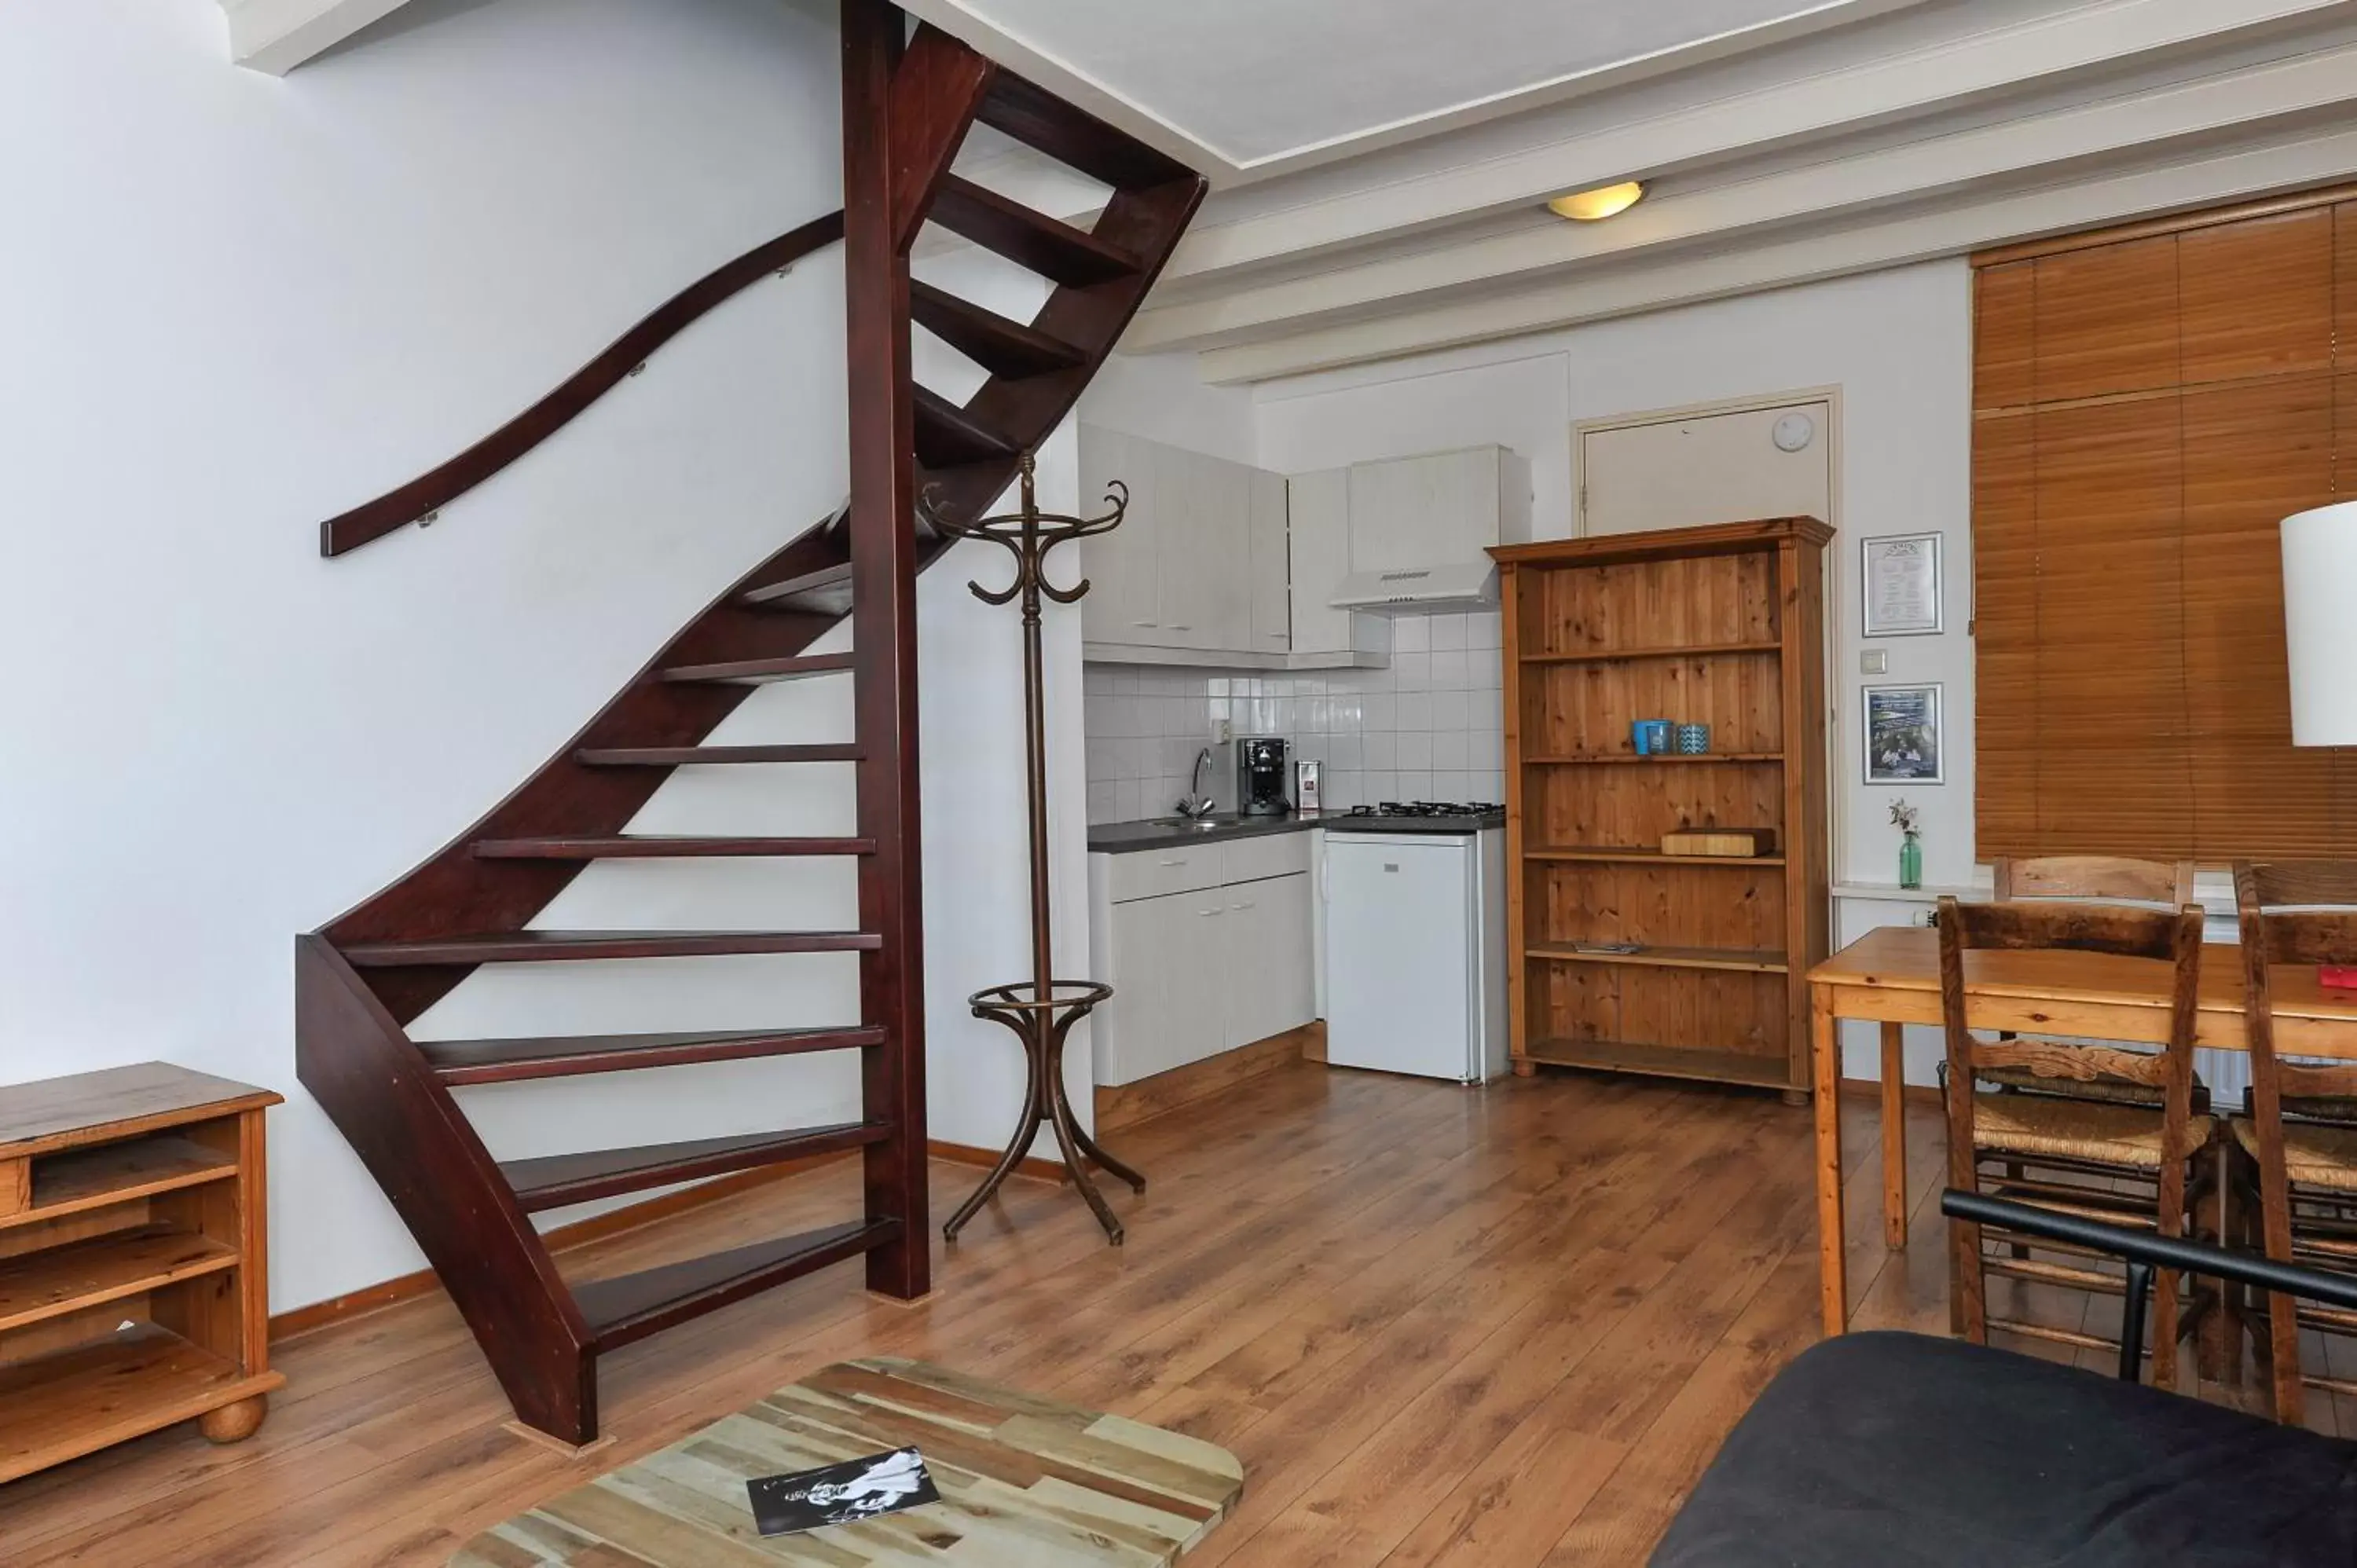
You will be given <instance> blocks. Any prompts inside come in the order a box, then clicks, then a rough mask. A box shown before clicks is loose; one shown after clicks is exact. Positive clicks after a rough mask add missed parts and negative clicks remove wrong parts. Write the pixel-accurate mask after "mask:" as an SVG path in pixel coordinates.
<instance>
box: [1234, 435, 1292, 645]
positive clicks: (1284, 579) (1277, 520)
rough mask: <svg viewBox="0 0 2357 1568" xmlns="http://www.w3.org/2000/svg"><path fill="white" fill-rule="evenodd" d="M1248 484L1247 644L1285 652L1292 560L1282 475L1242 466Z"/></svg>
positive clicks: (1289, 622)
mask: <svg viewBox="0 0 2357 1568" xmlns="http://www.w3.org/2000/svg"><path fill="white" fill-rule="evenodd" d="M1245 473H1246V474H1247V476H1248V477H1249V478H1250V480H1251V484H1252V552H1251V558H1252V628H1251V641H1250V646H1251V648H1252V649H1253V650H1254V651H1256V652H1260V653H1286V652H1289V651H1291V650H1292V648H1293V607H1292V603H1291V594H1292V561H1291V556H1290V553H1289V550H1288V548H1287V544H1286V516H1285V513H1286V502H1285V476H1284V475H1282V474H1272V473H1269V472H1268V471H1267V470H1265V469H1263V468H1249V469H1246V470H1245Z"/></svg>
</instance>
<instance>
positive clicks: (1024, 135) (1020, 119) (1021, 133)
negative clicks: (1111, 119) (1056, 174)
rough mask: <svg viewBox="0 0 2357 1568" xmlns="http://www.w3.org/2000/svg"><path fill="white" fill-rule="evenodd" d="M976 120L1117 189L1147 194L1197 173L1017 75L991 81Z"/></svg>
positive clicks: (1004, 73)
mask: <svg viewBox="0 0 2357 1568" xmlns="http://www.w3.org/2000/svg"><path fill="white" fill-rule="evenodd" d="M974 118H975V119H977V120H980V121H981V122H982V123H983V124H985V125H987V126H989V127H990V128H991V129H992V130H994V131H997V132H1000V133H1002V134H1006V135H1009V136H1012V137H1014V138H1015V139H1016V140H1017V141H1018V142H1021V143H1023V144H1024V145H1027V146H1030V147H1035V148H1037V149H1038V150H1039V151H1040V152H1043V153H1045V154H1047V155H1048V156H1049V157H1051V158H1054V159H1055V160H1056V161H1057V162H1059V163H1064V164H1070V165H1071V166H1072V167H1074V168H1076V169H1079V170H1080V171H1081V172H1082V174H1085V175H1087V176H1088V177H1091V178H1092V179H1097V180H1102V181H1103V182H1104V183H1105V184H1107V185H1109V186H1112V187H1113V188H1114V189H1116V190H1145V189H1148V188H1152V187H1154V186H1157V185H1168V184H1169V183H1170V182H1171V181H1173V180H1179V179H1192V178H1194V177H1195V175H1194V171H1193V170H1191V169H1189V168H1188V167H1187V166H1186V165H1184V164H1182V163H1180V162H1179V160H1178V159H1176V158H1174V157H1171V156H1169V155H1168V154H1167V153H1162V152H1157V151H1156V150H1155V149H1154V148H1152V147H1149V146H1147V145H1146V144H1145V143H1144V142H1141V141H1139V140H1138V139H1137V138H1136V137H1135V136H1133V135H1131V134H1129V133H1128V132H1126V131H1123V130H1119V129H1117V128H1115V127H1114V126H1112V125H1109V124H1105V123H1104V122H1103V120H1100V119H1098V118H1097V117H1096V116H1095V115H1093V114H1092V113H1089V112H1088V111H1087V110H1085V109H1080V108H1076V107H1074V106H1073V105H1071V104H1070V103H1067V102H1064V101H1063V100H1062V99H1060V98H1059V97H1057V96H1056V95H1055V94H1054V93H1051V92H1049V91H1045V90H1043V89H1041V88H1039V87H1038V86H1036V85H1034V84H1033V83H1031V82H1028V81H1024V80H1023V78H1021V77H1019V76H1017V75H1016V74H1015V73H1014V72H1013V71H1009V70H1002V71H1000V72H999V73H998V74H997V76H996V77H995V78H994V79H993V80H992V81H991V85H990V91H989V92H988V93H987V94H986V95H985V97H984V99H983V101H982V107H981V108H980V109H979V110H977V111H976V112H975V113H974Z"/></svg>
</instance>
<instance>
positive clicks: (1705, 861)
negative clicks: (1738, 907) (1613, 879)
mask: <svg viewBox="0 0 2357 1568" xmlns="http://www.w3.org/2000/svg"><path fill="white" fill-rule="evenodd" d="M1523 859H1524V860H1570V861H1590V862H1594V863H1596V864H1597V865H1679V866H1684V865H1783V864H1784V857H1783V856H1782V855H1781V854H1663V853H1662V852H1661V851H1660V850H1658V849H1645V848H1641V847H1639V848H1627V849H1612V848H1607V847H1605V846H1603V845H1599V844H1577V845H1564V844H1558V845H1555V846H1552V847H1550V846H1548V845H1545V844H1539V845H1535V846H1527V847H1525V848H1524V849H1523Z"/></svg>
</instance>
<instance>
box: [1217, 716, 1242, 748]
mask: <svg viewBox="0 0 2357 1568" xmlns="http://www.w3.org/2000/svg"><path fill="white" fill-rule="evenodd" d="M1235 738H1236V726H1235V725H1234V724H1233V723H1232V721H1230V720H1227V719H1213V720H1212V721H1211V744H1212V745H1213V746H1225V745H1227V744H1228V743H1229V742H1230V741H1232V740H1233V739H1235Z"/></svg>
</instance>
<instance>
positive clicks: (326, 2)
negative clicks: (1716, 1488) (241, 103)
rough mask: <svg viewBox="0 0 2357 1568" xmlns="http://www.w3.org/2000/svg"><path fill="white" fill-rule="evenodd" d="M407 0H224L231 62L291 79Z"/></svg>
mask: <svg viewBox="0 0 2357 1568" xmlns="http://www.w3.org/2000/svg"><path fill="white" fill-rule="evenodd" d="M406 3H407V0H221V10H222V12H223V13H224V14H225V15H226V16H228V18H229V54H230V59H232V60H235V61H236V62H237V63H238V64H240V65H242V66H245V67H248V68H249V69H251V70H258V71H263V72H264V73H266V74H268V75H271V76H285V74H286V73H287V72H288V71H290V70H294V69H295V68H296V66H298V65H301V64H302V63H303V62H304V61H305V60H307V59H313V58H315V57H316V56H318V55H320V54H323V53H325V52H326V51H327V50H328V49H330V48H334V47H335V46H336V45H338V44H339V43H342V42H343V41H344V40H345V39H346V38H350V37H351V36H352V35H353V34H354V33H357V32H359V31H360V30H361V28H362V27H367V26H368V25H369V24H370V23H371V22H374V21H376V20H378V19H380V18H381V17H384V16H390V15H392V14H393V12H395V11H398V10H399V9H401V7H402V6H403V5H405V4H406Z"/></svg>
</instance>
